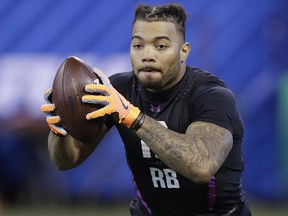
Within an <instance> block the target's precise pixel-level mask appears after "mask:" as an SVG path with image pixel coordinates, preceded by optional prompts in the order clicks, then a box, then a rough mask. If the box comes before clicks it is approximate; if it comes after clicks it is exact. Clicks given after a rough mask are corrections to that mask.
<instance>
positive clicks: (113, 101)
mask: <svg viewBox="0 0 288 216" xmlns="http://www.w3.org/2000/svg"><path fill="white" fill-rule="evenodd" d="M94 72H95V73H96V74H97V75H98V76H99V77H100V79H101V81H102V82H103V84H87V85H86V86H85V91H86V92H88V93H91V94H89V95H84V96H83V97H82V102H84V103H90V104H98V105H101V106H102V108H100V109H98V110H95V111H93V112H91V113H88V114H87V115H86V119H87V120H90V119H95V118H99V117H102V116H104V115H106V114H107V115H110V114H112V115H111V117H112V118H113V119H114V120H115V121H116V122H119V123H122V124H124V125H126V126H127V127H128V128H130V127H131V125H132V124H133V123H134V121H135V120H136V118H137V117H138V116H139V114H140V110H139V109H138V108H137V107H135V106H133V105H132V104H131V103H130V102H129V101H128V100H126V98H124V97H123V96H122V95H121V94H120V93H119V92H118V91H117V90H116V89H115V88H114V87H113V86H112V85H111V83H110V80H109V78H108V77H107V76H106V75H105V74H104V73H103V72H102V71H100V70H99V69H97V68H94Z"/></svg>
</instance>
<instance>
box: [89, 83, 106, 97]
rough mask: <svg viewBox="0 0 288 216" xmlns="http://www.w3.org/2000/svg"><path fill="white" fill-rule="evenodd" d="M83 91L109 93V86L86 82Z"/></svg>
mask: <svg viewBox="0 0 288 216" xmlns="http://www.w3.org/2000/svg"><path fill="white" fill-rule="evenodd" d="M85 91H86V92H89V93H99V94H102V95H110V94H109V88H108V87H107V86H105V85H102V84H87V85H85Z"/></svg>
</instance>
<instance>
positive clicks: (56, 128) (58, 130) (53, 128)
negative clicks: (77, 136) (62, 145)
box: [49, 124, 68, 136]
mask: <svg viewBox="0 0 288 216" xmlns="http://www.w3.org/2000/svg"><path fill="white" fill-rule="evenodd" d="M49 127H50V130H51V131H53V133H55V134H57V135H61V136H67V135H68V132H67V131H66V130H65V129H64V128H62V127H59V126H56V125H53V124H49Z"/></svg>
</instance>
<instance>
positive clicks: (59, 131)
mask: <svg viewBox="0 0 288 216" xmlns="http://www.w3.org/2000/svg"><path fill="white" fill-rule="evenodd" d="M51 97H52V89H51V88H49V89H47V90H46V92H45V93H44V99H45V101H46V104H43V105H42V106H41V111H42V112H43V113H45V114H46V122H47V123H48V126H49V127H50V130H51V131H52V132H53V133H54V134H56V135H58V136H67V135H68V132H67V131H66V130H65V129H64V128H63V127H62V126H61V118H60V116H58V115H56V114H55V112H54V111H55V104H53V103H52V101H51Z"/></svg>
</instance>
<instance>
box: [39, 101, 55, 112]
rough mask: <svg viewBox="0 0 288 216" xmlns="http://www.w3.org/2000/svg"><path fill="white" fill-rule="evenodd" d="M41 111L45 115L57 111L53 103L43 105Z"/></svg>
mask: <svg viewBox="0 0 288 216" xmlns="http://www.w3.org/2000/svg"><path fill="white" fill-rule="evenodd" d="M41 111H42V112H44V113H47V112H53V111H55V104H53V103H49V104H43V105H42V106H41Z"/></svg>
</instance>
